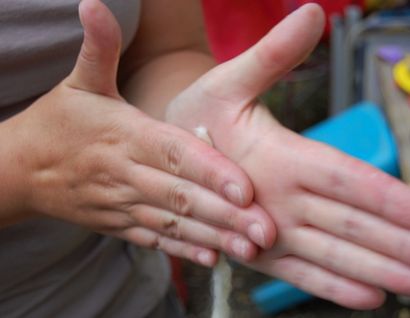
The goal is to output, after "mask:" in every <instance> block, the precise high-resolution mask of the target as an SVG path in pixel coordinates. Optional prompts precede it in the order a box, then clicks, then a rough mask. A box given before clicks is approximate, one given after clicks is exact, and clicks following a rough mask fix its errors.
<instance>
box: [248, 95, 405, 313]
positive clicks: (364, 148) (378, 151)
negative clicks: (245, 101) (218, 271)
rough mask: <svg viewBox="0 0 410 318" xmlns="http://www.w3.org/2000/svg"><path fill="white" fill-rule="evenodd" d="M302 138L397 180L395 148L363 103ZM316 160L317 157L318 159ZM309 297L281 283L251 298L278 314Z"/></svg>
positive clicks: (380, 119) (376, 111) (376, 112)
mask: <svg viewBox="0 0 410 318" xmlns="http://www.w3.org/2000/svg"><path fill="white" fill-rule="evenodd" d="M303 135H304V136H306V137H308V138H310V139H314V140H317V141H320V142H324V143H326V144H329V145H331V146H333V147H335V148H338V149H339V150H341V151H343V152H345V153H347V154H349V155H351V156H353V157H356V158H359V159H361V160H363V161H366V162H367V163H369V164H371V165H373V166H375V167H377V168H379V169H381V170H383V171H385V172H387V173H389V174H391V175H393V176H396V177H398V176H399V175H400V173H399V166H398V149H397V146H396V142H395V140H394V137H393V135H392V132H391V131H390V128H389V126H388V124H387V121H386V119H385V117H384V115H383V113H382V111H381V110H380V108H379V107H378V106H376V105H374V104H372V103H368V102H364V103H361V104H359V105H356V106H353V107H351V108H349V109H348V110H346V111H344V112H343V113H342V114H340V115H338V116H335V117H332V118H330V119H328V120H326V121H324V122H322V123H320V124H318V125H316V126H314V127H312V128H310V129H308V130H306V131H305V132H303ZM318 159H319V158H318ZM312 298H313V296H312V295H310V294H307V293H305V292H303V291H301V290H299V289H297V288H295V287H294V286H292V285H290V284H288V283H286V282H283V281H281V280H274V281H272V282H268V283H265V284H263V285H261V286H259V287H257V288H255V289H254V290H253V291H252V293H251V299H252V301H253V302H254V303H255V304H256V306H257V307H258V308H259V309H260V310H261V311H262V312H264V313H268V314H278V313H280V312H282V311H284V310H287V309H290V308H292V307H295V306H297V305H299V304H302V303H304V302H306V301H308V300H310V299H312Z"/></svg>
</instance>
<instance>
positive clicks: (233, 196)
mask: <svg viewBox="0 0 410 318" xmlns="http://www.w3.org/2000/svg"><path fill="white" fill-rule="evenodd" d="M224 194H225V196H226V198H227V199H228V200H229V201H231V202H233V203H235V204H239V205H242V204H243V194H242V190H241V188H240V187H239V186H238V185H236V184H234V183H228V184H227V185H226V186H225V189H224Z"/></svg>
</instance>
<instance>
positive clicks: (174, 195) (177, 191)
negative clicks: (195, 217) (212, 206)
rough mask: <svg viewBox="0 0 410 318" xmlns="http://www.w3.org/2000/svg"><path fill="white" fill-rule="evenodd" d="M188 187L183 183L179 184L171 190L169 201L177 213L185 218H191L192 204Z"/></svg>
mask: <svg viewBox="0 0 410 318" xmlns="http://www.w3.org/2000/svg"><path fill="white" fill-rule="evenodd" d="M187 192H188V191H187V187H186V186H185V185H183V184H182V183H177V184H176V185H174V186H173V187H171V188H170V190H169V195H168V201H169V202H170V203H171V206H172V207H173V208H174V210H175V212H177V213H178V214H181V215H184V216H191V214H192V204H191V202H190V200H189V198H188V197H189V195H188V193H187Z"/></svg>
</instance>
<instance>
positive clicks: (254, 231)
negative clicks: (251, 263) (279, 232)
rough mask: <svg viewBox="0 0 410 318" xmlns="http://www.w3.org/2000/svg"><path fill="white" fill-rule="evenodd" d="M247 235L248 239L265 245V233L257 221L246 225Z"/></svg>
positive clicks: (262, 245) (263, 246)
mask: <svg viewBox="0 0 410 318" xmlns="http://www.w3.org/2000/svg"><path fill="white" fill-rule="evenodd" d="M248 235H249V237H250V239H251V240H252V241H253V242H254V243H256V244H258V245H259V246H260V247H262V248H265V247H266V240H265V233H264V232H263V228H262V225H260V224H258V223H253V224H251V225H250V226H249V227H248Z"/></svg>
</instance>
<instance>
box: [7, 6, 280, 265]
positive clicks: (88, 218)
mask: <svg viewBox="0 0 410 318" xmlns="http://www.w3.org/2000/svg"><path fill="white" fill-rule="evenodd" d="M80 19H81V22H82V24H83V26H84V42H83V45H82V48H81V52H80V54H79V56H78V59H77V63H76V66H75V67H74V69H73V71H72V72H71V74H70V75H69V76H68V77H67V78H65V79H64V80H63V81H62V82H61V83H60V84H59V85H57V86H56V87H55V88H54V89H53V90H51V91H50V92H49V93H47V94H45V95H43V96H41V97H40V98H39V99H38V100H37V101H35V102H34V103H33V104H32V105H31V106H30V107H29V108H28V109H27V110H25V111H24V112H22V113H20V114H19V115H17V116H15V117H13V118H12V119H10V120H8V121H6V122H4V123H2V124H1V127H0V132H1V133H2V137H1V138H3V139H2V141H4V144H2V148H1V152H2V155H3V156H2V158H0V160H2V162H1V166H2V172H1V173H0V176H1V177H2V180H1V181H2V183H1V185H0V189H1V190H0V226H5V225H9V224H11V223H14V222H19V221H21V220H23V219H25V218H27V217H29V216H32V215H35V216H48V217H54V218H58V219H61V220H64V221H67V222H71V223H75V224H80V225H82V226H85V227H87V228H89V229H91V230H94V231H96V232H99V233H104V234H108V235H113V236H116V237H119V238H121V239H124V240H128V241H130V242H132V243H135V244H138V245H141V246H146V247H151V248H160V249H162V250H164V251H166V252H168V253H170V254H172V255H176V256H181V257H185V258H188V259H191V260H193V261H195V262H199V263H201V264H203V265H212V264H214V263H215V261H216V253H215V252H214V251H213V248H216V249H222V250H224V251H225V252H226V253H228V254H231V255H233V256H237V257H240V258H242V259H250V258H252V257H254V256H255V254H256V251H257V249H256V246H255V244H254V243H256V244H258V245H261V246H262V247H266V246H268V245H271V244H272V241H273V236H274V234H273V233H274V228H273V224H272V222H271V220H270V218H269V217H268V216H267V215H266V214H265V213H264V211H263V210H262V209H261V208H260V207H258V206H257V205H255V204H251V203H250V201H251V200H252V196H253V191H252V185H251V183H250V181H249V179H248V178H247V176H246V175H245V174H244V172H243V171H242V170H241V169H240V168H239V167H237V166H236V165H235V164H233V163H232V162H230V160H228V159H227V158H226V157H224V156H223V155H221V154H220V153H219V152H217V151H216V150H214V149H213V148H212V147H209V146H207V145H206V144H205V143H203V142H201V141H199V140H198V139H197V138H195V137H194V136H192V135H191V134H190V133H187V132H185V131H183V130H182V129H180V128H177V127H174V126H171V125H169V124H166V123H163V122H160V121H156V120H154V119H152V118H151V117H149V116H147V115H146V114H144V113H142V112H141V111H140V110H138V109H136V108H135V107H132V106H131V105H130V104H128V103H126V102H125V100H124V99H123V98H122V97H121V96H120V94H119V92H118V89H117V85H116V81H117V69H118V62H119V52H120V43H121V34H120V28H119V26H118V24H117V22H116V21H115V18H114V16H113V15H112V14H111V12H110V11H109V10H108V9H107V8H106V7H105V6H104V5H103V4H102V3H101V2H100V1H98V0H84V1H82V2H81V4H80ZM12 141H13V142H12ZM3 145H4V147H3ZM221 168H222V169H221ZM217 193H218V194H219V195H218V194H217ZM223 197H225V198H226V200H225V199H224V198H223ZM231 202H233V203H231ZM235 204H236V205H235ZM244 206H248V207H247V208H245V207H244ZM21 211H24V213H21ZM249 212H252V213H249ZM265 233H266V235H265ZM248 237H249V238H250V239H251V240H252V241H256V242H254V243H253V242H251V241H250V239H248Z"/></svg>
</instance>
